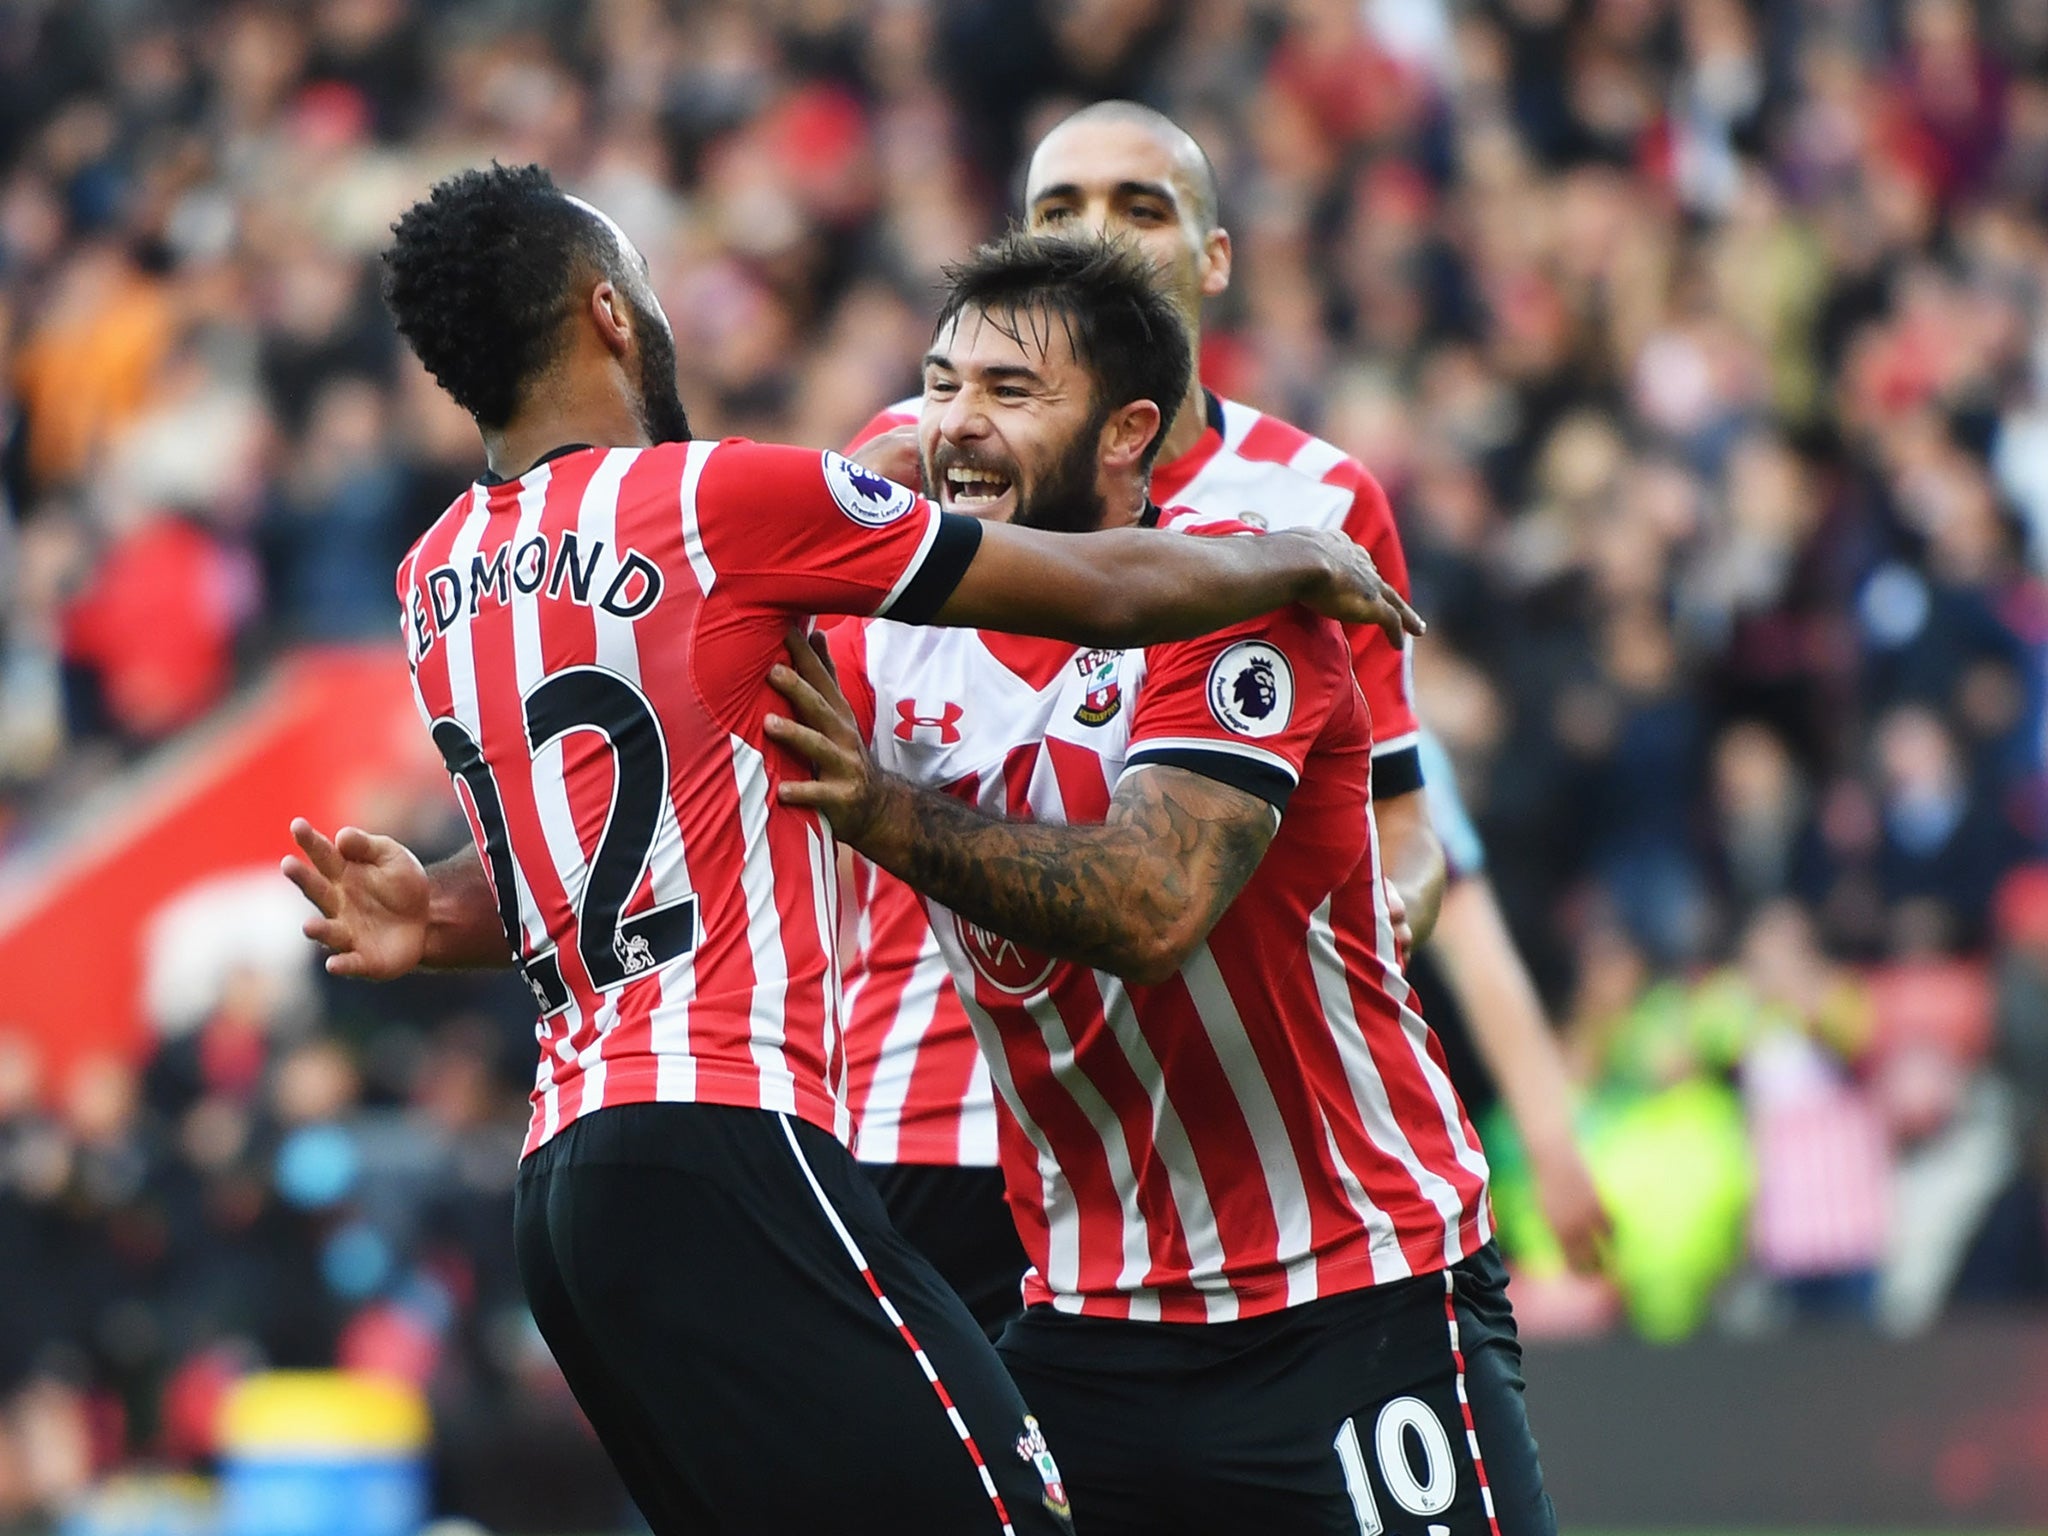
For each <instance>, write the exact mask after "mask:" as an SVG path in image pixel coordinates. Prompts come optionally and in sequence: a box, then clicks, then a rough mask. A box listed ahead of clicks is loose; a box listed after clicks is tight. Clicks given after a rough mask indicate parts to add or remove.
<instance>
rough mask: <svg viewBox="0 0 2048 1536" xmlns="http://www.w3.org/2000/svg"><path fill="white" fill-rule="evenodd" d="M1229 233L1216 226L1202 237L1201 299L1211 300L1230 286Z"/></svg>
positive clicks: (1220, 226)
mask: <svg viewBox="0 0 2048 1536" xmlns="http://www.w3.org/2000/svg"><path fill="white" fill-rule="evenodd" d="M1230 262H1231V249H1230V231H1229V230H1227V229H1225V228H1224V227H1223V226H1222V225H1220V224H1219V225H1217V226H1216V227H1215V228H1214V229H1212V230H1210V231H1209V233H1208V234H1206V235H1204V236H1203V237H1202V297H1203V298H1205V299H1213V298H1215V297H1216V296H1217V295H1218V294H1220V293H1222V292H1223V290H1224V289H1226V288H1228V287H1229V286H1230Z"/></svg>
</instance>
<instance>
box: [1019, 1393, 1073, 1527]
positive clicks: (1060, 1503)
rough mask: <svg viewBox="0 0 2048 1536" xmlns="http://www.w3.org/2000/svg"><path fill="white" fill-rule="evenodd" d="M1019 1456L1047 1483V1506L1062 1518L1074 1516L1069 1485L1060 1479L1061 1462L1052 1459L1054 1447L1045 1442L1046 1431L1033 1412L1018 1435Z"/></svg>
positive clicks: (1025, 1420) (1025, 1416)
mask: <svg viewBox="0 0 2048 1536" xmlns="http://www.w3.org/2000/svg"><path fill="white" fill-rule="evenodd" d="M1017 1456H1018V1459H1019V1460H1021V1461H1025V1462H1028V1463H1030V1465H1031V1468H1032V1470H1033V1471H1035V1472H1036V1473H1037V1474H1038V1480H1039V1481H1040V1482H1042V1483H1044V1484H1045V1507H1046V1508H1047V1509H1049V1510H1051V1511H1052V1512H1053V1513H1054V1514H1055V1515H1057V1516H1059V1518H1060V1519H1062V1520H1069V1519H1072V1518H1073V1513H1074V1510H1073V1506H1072V1505H1071V1504H1070V1503H1069V1502H1068V1501H1067V1485H1066V1484H1065V1483H1064V1482H1063V1481H1061V1479H1060V1467H1059V1463H1058V1462H1056V1461H1054V1460H1053V1459H1052V1449H1051V1447H1049V1446H1048V1445H1047V1444H1046V1443H1045V1431H1044V1430H1042V1429H1040V1428H1039V1427H1038V1420H1037V1418H1036V1417H1034V1416H1033V1415H1031V1414H1028V1413H1027V1414H1025V1415H1024V1433H1023V1434H1021V1435H1019V1436H1018V1437H1017Z"/></svg>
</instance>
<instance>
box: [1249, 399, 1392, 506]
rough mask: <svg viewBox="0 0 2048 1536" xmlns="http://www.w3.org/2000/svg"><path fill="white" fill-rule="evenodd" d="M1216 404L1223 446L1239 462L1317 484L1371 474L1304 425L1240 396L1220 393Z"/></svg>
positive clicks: (1355, 478) (1364, 477)
mask: <svg viewBox="0 0 2048 1536" xmlns="http://www.w3.org/2000/svg"><path fill="white" fill-rule="evenodd" d="M1217 404H1218V405H1219V406H1220V407H1221V411H1222V417H1223V449H1224V451H1225V452H1226V453H1228V454H1230V455H1231V456H1233V457H1234V458H1236V459H1238V460H1239V461H1240V462H1242V463H1245V464H1255V465H1264V466H1270V472H1271V473H1273V474H1274V475H1276V476H1277V475H1280V474H1283V473H1284V474H1289V475H1299V476H1302V477H1303V478H1305V479H1308V480H1311V481H1314V482H1315V483H1317V484H1340V483H1355V482H1357V481H1359V480H1369V479H1371V478H1372V476H1371V474H1370V472H1369V471H1367V469H1366V467H1365V466H1364V465H1363V464H1361V463H1359V462H1358V460H1356V459H1354V458H1353V457H1352V456H1351V455H1350V454H1348V453H1346V452H1345V451H1344V450H1343V449H1342V448H1339V447H1338V446H1337V445H1336V444H1335V443H1332V442H1330V441H1328V440H1327V439H1325V438H1320V437H1317V436H1316V435H1315V434H1314V433H1313V432H1310V431H1309V430H1307V429H1306V428H1305V427H1297V426H1296V425H1295V424H1294V423H1293V422H1291V421H1283V420H1282V419H1281V418H1280V417H1278V416H1275V415H1273V414H1271V413H1270V412H1268V411H1262V410H1260V409H1259V408H1258V407H1257V406H1255V405H1246V404H1245V403H1244V402H1243V401H1242V400H1224V399H1221V398H1220V397H1219V399H1218V401H1217Z"/></svg>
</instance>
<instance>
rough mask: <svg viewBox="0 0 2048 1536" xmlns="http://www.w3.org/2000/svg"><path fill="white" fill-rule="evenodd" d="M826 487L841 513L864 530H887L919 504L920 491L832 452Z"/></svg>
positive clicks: (829, 454)
mask: <svg viewBox="0 0 2048 1536" xmlns="http://www.w3.org/2000/svg"><path fill="white" fill-rule="evenodd" d="M825 488H826V489H827V490H829V491H831V493H832V499H833V500H834V501H835V502H837V503H838V504H839V510H840V511H842V512H844V513H845V514H846V515H847V516H848V517H850V518H852V519H853V520H854V521H855V522H856V523H859V524H860V525H861V526H862V527H863V528H886V527H888V525H889V524H891V523H893V522H895V521H896V519H897V518H899V517H902V516H903V515H904V514H905V513H906V512H908V511H909V510H910V509H911V508H912V507H914V506H916V505H917V492H915V491H913V490H912V489H911V488H910V487H909V486H907V485H898V484H897V483H896V482H895V481H894V480H891V479H890V478H889V477H888V476H887V475H878V474H876V473H875V472H874V471H873V470H872V469H869V468H867V467H866V466H865V465H862V464H856V463H854V462H853V460H851V459H849V458H847V457H846V456H845V455H844V454H838V453H833V452H831V451H830V450H827V452H826V454H825Z"/></svg>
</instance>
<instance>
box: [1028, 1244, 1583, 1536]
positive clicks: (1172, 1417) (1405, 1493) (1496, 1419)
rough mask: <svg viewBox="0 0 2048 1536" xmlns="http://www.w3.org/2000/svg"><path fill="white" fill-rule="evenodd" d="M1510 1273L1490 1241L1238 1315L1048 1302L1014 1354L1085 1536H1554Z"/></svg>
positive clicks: (1034, 1312) (1032, 1317) (1033, 1313)
mask: <svg viewBox="0 0 2048 1536" xmlns="http://www.w3.org/2000/svg"><path fill="white" fill-rule="evenodd" d="M1505 1281H1506V1276H1505V1273H1504V1271H1503V1270H1502V1268H1501V1264H1500V1259H1499V1256H1498V1254H1497V1253H1496V1251H1495V1250H1494V1249H1493V1247H1492V1246H1491V1245H1488V1247H1487V1248H1485V1249H1484V1250H1482V1251H1481V1252H1480V1253H1479V1254H1477V1255H1475V1256H1474V1257H1473V1258H1471V1259H1468V1260H1466V1261H1465V1262H1464V1263H1463V1264H1460V1265H1458V1266H1457V1268H1456V1269H1454V1270H1452V1271H1449V1272H1448V1274H1435V1275H1425V1276H1421V1277H1419V1278H1417V1279H1414V1280H1404V1281H1398V1282H1395V1283H1393V1284H1389V1285H1382V1286H1375V1287H1373V1288H1371V1289H1369V1290H1362V1291H1352V1292H1347V1293H1345V1294H1343V1295H1339V1296H1332V1297H1328V1298H1325V1299H1324V1300H1321V1301H1314V1302H1309V1303H1306V1304H1304V1305H1302V1306H1298V1307H1291V1308H1288V1309H1287V1310H1286V1311H1284V1312H1280V1313H1276V1314H1271V1315H1268V1316H1263V1317H1256V1318H1248V1319H1245V1320H1242V1321H1239V1322H1230V1323H1129V1322H1120V1321H1116V1320H1114V1319H1104V1318H1088V1317H1073V1316H1069V1315H1066V1314H1063V1313H1059V1312H1055V1311H1054V1310H1053V1309H1052V1308H1050V1307H1045V1306H1036V1307H1032V1308H1030V1309H1028V1310H1027V1311H1026V1312H1025V1313H1024V1315H1023V1317H1021V1318H1020V1319H1018V1321H1017V1322H1015V1323H1013V1324H1012V1325H1011V1326H1010V1328H1009V1330H1008V1331H1007V1332H1006V1333H1005V1334H1004V1335H1003V1337H1002V1341H1001V1343H1000V1345H999V1347H1000V1349H1001V1350H1002V1354H1003V1359H1004V1361H1005V1362H1006V1363H1007V1364H1008V1365H1009V1367H1010V1374H1011V1375H1012V1376H1013V1377H1015V1378H1016V1381H1017V1384H1018V1385H1019V1386H1020V1387H1022V1388H1023V1390H1024V1394H1025V1396H1027V1397H1028V1398H1030V1400H1031V1403H1032V1407H1033V1410H1034V1411H1035V1412H1036V1413H1037V1414H1038V1417H1039V1418H1040V1419H1041V1420H1042V1421H1043V1423H1044V1425H1045V1433H1046V1435H1047V1437H1048V1439H1049V1440H1050V1441H1051V1443H1052V1446H1053V1448H1054V1449H1055V1450H1056V1451H1057V1452H1058V1453H1059V1458H1060V1467H1061V1470H1062V1471H1064V1472H1065V1474H1066V1482H1067V1489H1068V1493H1069V1496H1070V1497H1071V1498H1072V1500H1073V1503H1074V1508H1075V1510H1076V1511H1077V1517H1078V1519H1079V1521H1080V1529H1081V1532H1082V1536H1155V1533H1156V1536H1165V1533H1168V1532H1171V1533H1175V1536H1201V1533H1208V1532H1214V1533H1216V1536H1225V1533H1228V1536H1245V1533H1249V1532H1258V1533H1259V1536H1308V1533H1310V1532H1314V1533H1317V1536H1360V1533H1365V1536H1378V1533H1380V1532H1382V1531H1387V1532H1399V1533H1401V1536H1555V1533H1556V1530H1557V1520H1556V1516H1555V1515H1554V1514H1553V1513H1552V1511H1551V1507H1550V1499H1549V1496H1548V1495H1546V1494H1545V1493H1544V1491H1543V1473H1542V1470H1541V1468H1540V1466H1539V1465H1538V1462H1537V1458H1536V1442H1535V1440H1534V1439H1533V1438H1532V1437H1531V1435H1530V1433H1529V1421H1528V1417H1527V1414H1526V1413H1525V1412H1524V1409H1523V1403H1522V1367H1521V1360H1522V1351H1521V1346H1520V1344H1519V1343H1518V1342H1517V1341H1516V1338H1515V1324H1514V1318H1513V1316H1512V1315H1511V1314H1510V1312H1509V1310H1508V1302H1507V1292H1506V1289H1505ZM1468 1403H1469V1406H1470V1412H1471V1417H1470V1418H1469V1419H1468V1418H1467V1417H1466V1406H1467V1404H1468Z"/></svg>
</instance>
